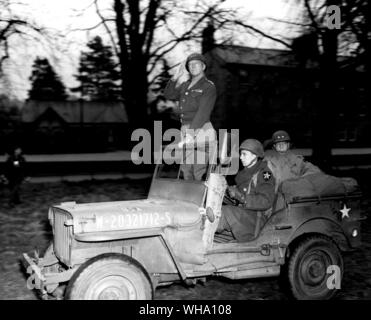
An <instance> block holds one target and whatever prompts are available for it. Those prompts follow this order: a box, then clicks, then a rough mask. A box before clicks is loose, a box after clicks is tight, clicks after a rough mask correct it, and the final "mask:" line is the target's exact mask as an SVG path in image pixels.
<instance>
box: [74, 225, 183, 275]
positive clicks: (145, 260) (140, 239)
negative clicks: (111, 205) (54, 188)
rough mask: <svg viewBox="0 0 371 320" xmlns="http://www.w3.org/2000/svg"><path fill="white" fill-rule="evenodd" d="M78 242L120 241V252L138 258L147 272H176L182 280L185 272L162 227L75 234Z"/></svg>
mask: <svg viewBox="0 0 371 320" xmlns="http://www.w3.org/2000/svg"><path fill="white" fill-rule="evenodd" d="M75 239H76V240H77V241H79V242H85V243H86V242H89V243H91V244H92V246H94V242H102V241H107V242H111V241H115V242H116V241H120V243H121V244H122V245H120V247H118V249H119V250H121V252H120V253H124V254H126V255H128V256H131V257H132V258H134V259H136V260H138V261H139V262H140V263H141V264H142V265H143V266H144V267H145V268H146V269H147V271H148V273H152V274H157V273H159V274H160V273H178V274H179V275H180V278H181V279H182V280H184V279H186V274H185V272H184V270H183V268H182V266H181V264H180V262H179V259H178V258H177V256H176V255H175V253H174V250H173V248H172V247H171V245H170V244H169V242H168V241H167V239H166V237H165V235H164V233H163V230H162V229H151V230H131V231H128V230H125V231H108V232H97V233H93V232H92V233H85V234H75Z"/></svg>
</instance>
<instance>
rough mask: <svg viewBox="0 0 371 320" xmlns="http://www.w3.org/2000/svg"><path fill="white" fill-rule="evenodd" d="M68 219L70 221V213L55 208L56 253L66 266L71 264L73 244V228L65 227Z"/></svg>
mask: <svg viewBox="0 0 371 320" xmlns="http://www.w3.org/2000/svg"><path fill="white" fill-rule="evenodd" d="M68 219H70V215H69V213H68V212H66V211H63V210H61V209H58V208H53V221H54V223H53V233H54V251H55V254H56V256H57V257H58V258H59V259H60V260H61V261H62V262H63V263H64V264H65V265H69V263H70V258H71V244H72V226H65V225H64V223H65V222H66V221H67V220H68Z"/></svg>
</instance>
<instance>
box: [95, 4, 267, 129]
mask: <svg viewBox="0 0 371 320" xmlns="http://www.w3.org/2000/svg"><path fill="white" fill-rule="evenodd" d="M224 2H225V0H212V1H206V0H195V1H194V2H193V4H192V5H191V6H190V4H189V2H182V1H173V0H140V1H138V0H113V11H112V12H111V14H107V11H104V13H105V14H103V10H102V9H101V8H100V7H99V5H100V1H99V0H94V5H95V8H96V12H97V14H98V15H99V17H100V19H101V23H100V24H99V25H103V26H104V27H105V29H106V31H107V32H108V34H109V36H110V38H111V40H112V42H113V44H114V45H115V48H116V49H115V52H116V53H117V55H118V57H119V61H120V66H121V78H122V93H123V99H124V101H125V104H126V107H127V111H128V116H129V120H130V122H131V124H132V125H133V126H138V125H141V126H143V125H145V121H146V119H147V118H148V111H147V110H148V108H147V91H148V88H149V86H150V84H151V83H152V81H154V80H155V77H154V76H153V74H154V72H155V71H156V70H157V68H158V64H161V61H163V59H164V57H165V56H166V55H168V54H169V53H170V52H172V51H173V50H174V49H175V48H176V47H177V46H178V45H179V44H180V43H189V42H190V41H192V42H193V43H194V41H200V40H201V38H202V32H203V30H204V28H205V27H206V25H207V23H208V22H209V21H210V20H212V21H213V24H214V27H215V29H217V30H219V31H221V30H222V31H223V32H224V33H225V34H226V35H228V36H226V37H224V40H223V41H224V42H226V43H228V42H231V41H232V39H233V32H235V34H237V32H236V30H237V29H238V28H240V29H243V30H244V31H245V32H246V31H248V32H251V33H252V34H256V33H257V32H260V33H262V32H261V31H259V30H255V29H254V28H253V26H249V25H248V24H246V23H245V22H244V20H245V19H244V18H243V17H241V14H239V12H238V10H237V9H234V10H232V9H229V8H225V7H224V6H223V5H224ZM267 36H268V35H267ZM194 50H195V49H194Z"/></svg>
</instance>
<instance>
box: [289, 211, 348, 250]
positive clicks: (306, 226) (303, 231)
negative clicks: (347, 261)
mask: <svg viewBox="0 0 371 320" xmlns="http://www.w3.org/2000/svg"><path fill="white" fill-rule="evenodd" d="M310 234H322V235H325V236H327V237H329V238H331V239H332V240H334V242H335V243H336V244H337V245H338V247H339V248H340V250H342V251H346V250H349V248H350V246H349V243H348V240H347V238H346V236H345V234H344V232H343V230H342V228H341V226H339V225H338V224H337V223H335V222H334V221H332V220H330V219H326V218H315V219H311V220H307V221H305V222H304V223H303V224H301V225H300V226H299V227H298V228H297V229H296V231H295V232H294V234H293V235H292V236H291V238H290V240H289V246H291V244H293V243H294V242H296V241H297V240H298V239H299V238H302V237H303V236H304V235H310Z"/></svg>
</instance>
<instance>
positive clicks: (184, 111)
mask: <svg viewBox="0 0 371 320" xmlns="http://www.w3.org/2000/svg"><path fill="white" fill-rule="evenodd" d="M205 70H206V60H205V57H204V56H203V55H201V54H199V53H193V54H191V55H189V56H188V58H187V59H186V60H185V61H183V62H182V63H181V64H180V66H179V68H178V71H177V72H176V74H175V75H174V76H173V78H172V79H171V80H170V81H169V83H168V85H167V86H166V88H165V91H164V96H165V98H166V99H169V100H176V101H179V109H178V113H179V114H180V123H181V139H182V143H184V144H192V143H195V144H197V145H204V146H205V148H204V151H205V154H206V155H207V158H208V156H209V154H211V153H212V150H210V148H208V147H207V146H206V142H209V143H210V142H215V141H216V132H215V130H214V128H213V126H212V124H211V122H210V115H211V112H212V110H213V108H214V104H215V100H216V89H215V85H214V83H213V82H211V81H210V80H208V79H207V78H206V76H205ZM202 149H203V148H202V147H201V148H200V147H198V150H202ZM194 155H195V154H194V150H188V151H187V152H186V155H185V158H186V164H183V165H181V171H182V172H183V176H184V179H185V180H201V179H202V177H203V175H204V174H205V172H206V169H207V163H205V162H206V161H205V162H204V163H194V162H193V163H189V162H188V161H187V159H188V160H189V159H191V160H192V159H193V160H194ZM204 160H207V159H204ZM191 162H192V161H191Z"/></svg>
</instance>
